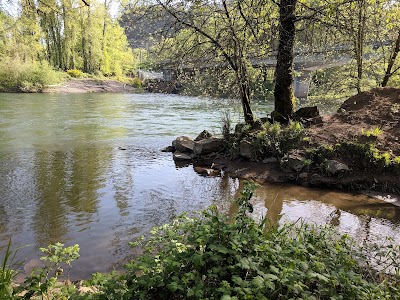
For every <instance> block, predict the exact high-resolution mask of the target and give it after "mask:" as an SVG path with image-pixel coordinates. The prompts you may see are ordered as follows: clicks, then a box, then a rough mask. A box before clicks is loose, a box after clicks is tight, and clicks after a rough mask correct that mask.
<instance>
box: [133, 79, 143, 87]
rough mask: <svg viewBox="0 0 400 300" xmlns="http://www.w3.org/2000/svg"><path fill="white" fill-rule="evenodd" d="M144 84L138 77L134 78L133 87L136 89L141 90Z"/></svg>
mask: <svg viewBox="0 0 400 300" xmlns="http://www.w3.org/2000/svg"><path fill="white" fill-rule="evenodd" d="M142 84H143V83H142V81H141V80H140V79H139V78H138V77H135V78H133V79H132V81H131V85H132V86H133V87H134V88H141V87H142Z"/></svg>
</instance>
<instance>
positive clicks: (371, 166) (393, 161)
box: [174, 88, 400, 195]
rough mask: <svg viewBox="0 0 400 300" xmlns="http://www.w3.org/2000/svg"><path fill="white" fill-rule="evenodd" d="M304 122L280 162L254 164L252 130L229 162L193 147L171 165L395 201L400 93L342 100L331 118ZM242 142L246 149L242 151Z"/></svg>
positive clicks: (399, 179) (399, 172)
mask: <svg viewBox="0 0 400 300" xmlns="http://www.w3.org/2000/svg"><path fill="white" fill-rule="evenodd" d="M306 121H307V122H305V123H306V124H311V125H306V128H305V130H304V138H302V140H301V141H300V142H299V143H297V144H296V145H295V147H294V148H293V149H291V150H290V151H289V153H287V154H285V156H283V157H268V156H267V158H266V159H258V161H254V160H256V159H254V156H253V155H252V154H254V152H255V151H259V149H260V148H257V149H256V150H255V147H259V146H255V145H256V144H257V138H259V136H260V129H259V128H253V129H250V130H249V131H248V132H246V133H245V137H244V138H243V134H242V137H240V138H239V139H238V140H236V143H237V144H238V143H239V144H240V147H238V148H240V149H239V154H238V155H237V156H236V157H233V159H232V155H228V153H227V152H229V151H227V149H226V148H225V149H223V150H221V151H218V152H217V153H216V154H215V153H206V154H207V155H198V154H199V150H198V149H197V150H196V147H197V148H198V146H196V143H197V144H198V143H199V142H194V143H195V146H194V147H195V149H194V152H193V154H192V155H189V156H190V157H185V156H183V157H182V156H181V157H179V156H178V157H177V156H176V155H175V156H174V159H175V160H176V161H177V160H183V161H185V160H187V159H192V162H193V165H194V166H195V170H196V171H198V172H200V173H202V174H204V175H206V176H207V175H214V174H216V172H215V170H217V171H224V172H227V173H228V174H229V175H231V176H233V177H239V178H243V179H253V180H256V181H258V182H260V183H265V182H290V183H296V184H300V185H304V186H313V187H326V188H335V189H342V190H353V191H359V190H373V191H380V192H388V193H394V194H398V195H400V89H398V88H376V89H373V90H370V91H368V92H363V93H360V94H358V95H356V96H353V97H351V98H349V99H348V100H346V101H345V102H344V103H343V104H342V106H341V107H340V108H339V109H338V111H337V112H336V113H335V114H334V115H332V116H330V117H323V118H322V122H320V121H319V122H309V121H310V120H306ZM235 134H236V136H238V133H237V132H235ZM243 140H245V141H246V143H247V144H246V145H244V146H246V147H247V148H248V149H244V150H243V149H242V148H243V147H242V146H243ZM258 142H259V140H258ZM252 143H253V144H252ZM246 147H244V148H246ZM252 147H253V148H252ZM183 152H184V151H183ZM231 153H232V152H230V154H231ZM214 154H215V155H214ZM202 168H203V169H202ZM212 170H214V171H212Z"/></svg>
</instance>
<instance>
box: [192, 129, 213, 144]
mask: <svg viewBox="0 0 400 300" xmlns="http://www.w3.org/2000/svg"><path fill="white" fill-rule="evenodd" d="M211 137H212V134H211V133H210V132H208V131H207V130H203V131H202V132H201V133H200V134H199V135H198V136H197V138H195V139H194V140H195V142H198V141H201V140H205V139H209V138H211Z"/></svg>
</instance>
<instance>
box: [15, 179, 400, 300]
mask: <svg viewBox="0 0 400 300" xmlns="http://www.w3.org/2000/svg"><path fill="white" fill-rule="evenodd" d="M253 192H254V184H251V183H247V184H246V185H245V187H244V189H243V191H242V193H241V196H240V197H239V199H238V200H237V214H236V216H235V217H234V218H231V217H228V216H227V215H226V214H224V213H221V212H219V211H218V210H217V208H216V207H210V208H209V209H207V210H205V211H203V212H202V213H198V214H197V215H194V216H192V217H189V216H188V215H186V214H185V215H182V216H181V217H179V218H178V219H176V220H174V221H173V222H172V223H171V224H166V225H163V226H161V227H158V228H154V229H153V230H152V231H151V232H150V236H148V237H147V238H146V240H145V242H144V243H143V239H139V240H137V241H136V242H132V243H131V246H134V247H136V246H144V253H143V254H142V255H140V256H139V257H138V258H137V259H136V260H133V261H131V262H130V263H128V265H127V266H126V273H125V274H118V273H116V272H113V273H110V274H99V273H98V274H94V275H93V277H92V279H91V280H89V281H87V282H86V283H85V284H86V285H91V286H96V287H97V288H98V289H97V290H96V292H93V293H89V294H82V295H79V294H77V292H76V290H75V289H74V288H73V287H71V286H69V287H65V286H64V287H61V288H58V289H54V287H55V286H56V281H55V279H54V278H57V276H58V275H57V274H55V275H54V276H53V277H48V276H47V275H48V274H49V270H50V269H53V270H54V268H55V267H57V266H58V265H59V264H60V263H62V262H64V263H66V264H67V265H68V264H70V263H71V261H72V260H73V259H76V258H77V250H78V248H77V245H75V246H72V247H67V248H63V245H62V244H56V245H50V246H49V247H47V248H44V249H41V250H42V251H43V252H44V253H45V254H46V256H45V257H44V258H43V259H44V260H45V261H47V262H49V266H48V267H46V268H43V269H40V270H39V274H41V277H40V278H41V279H40V280H39V277H35V276H39V275H35V276H33V275H32V276H31V277H30V278H28V282H31V283H32V282H33V283H34V284H31V285H26V284H25V285H24V288H25V291H27V293H26V294H25V296H24V298H25V299H28V298H29V297H32V296H33V295H39V296H41V297H42V298H45V299H93V300H94V299H98V300H100V299H127V300H128V299H146V300H151V299H398V298H399V297H400V285H399V283H400V267H399V266H400V264H399V263H400V255H399V253H400V246H398V245H393V241H387V243H386V244H384V245H379V246H377V245H361V246H358V245H357V244H356V243H355V242H354V241H353V240H352V239H351V238H350V237H349V236H347V235H339V234H338V233H337V232H336V230H335V229H334V228H332V227H327V226H326V227H318V226H316V225H312V224H305V223H302V222H300V221H299V222H296V223H290V224H284V225H282V226H279V227H278V226H268V227H266V226H265V225H266V221H265V219H264V220H262V221H260V222H258V221H255V220H254V219H252V217H251V214H250V213H251V212H252V210H253V207H252V205H251V202H250V199H251V197H252V195H253ZM377 266H378V268H377ZM19 298H20V296H17V295H15V294H14V295H13V297H12V298H9V299H19Z"/></svg>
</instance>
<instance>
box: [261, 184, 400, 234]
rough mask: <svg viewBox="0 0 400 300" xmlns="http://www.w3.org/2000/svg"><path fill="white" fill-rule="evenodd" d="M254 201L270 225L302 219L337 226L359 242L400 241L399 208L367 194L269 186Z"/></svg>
mask: <svg viewBox="0 0 400 300" xmlns="http://www.w3.org/2000/svg"><path fill="white" fill-rule="evenodd" d="M253 201H254V206H255V208H256V211H255V216H256V217H257V218H261V217H264V216H265V217H266V218H267V219H268V221H269V222H270V223H271V224H277V223H280V224H281V223H282V222H285V221H291V222H295V221H297V220H299V219H302V220H305V221H306V222H312V223H316V224H320V225H323V224H331V225H334V226H336V227H337V228H338V230H339V231H340V232H342V233H347V234H349V235H351V236H353V237H354V238H356V239H358V240H360V241H377V240H381V239H382V238H385V237H391V238H394V239H395V240H396V241H397V242H400V208H399V207H398V206H395V205H393V204H390V203H385V202H383V201H381V200H378V199H376V198H372V197H370V196H367V195H363V194H349V193H343V192H339V191H337V192H335V191H327V190H319V189H312V190H310V189H307V188H304V187H299V186H289V185H268V186H261V187H259V188H258V189H257V193H256V196H255V198H254V200H253Z"/></svg>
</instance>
